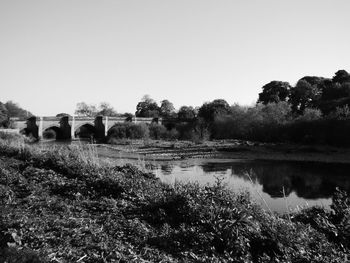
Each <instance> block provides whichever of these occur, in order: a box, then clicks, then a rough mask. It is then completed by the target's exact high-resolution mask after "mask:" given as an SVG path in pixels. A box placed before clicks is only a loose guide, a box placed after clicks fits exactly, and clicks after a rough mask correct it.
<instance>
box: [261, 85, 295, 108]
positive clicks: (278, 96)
mask: <svg viewBox="0 0 350 263" xmlns="http://www.w3.org/2000/svg"><path fill="white" fill-rule="evenodd" d="M290 88H291V86H290V85H289V83H288V82H283V81H276V80H274V81H271V82H269V83H267V84H266V85H264V86H263V87H262V90H263V91H262V92H261V93H259V99H258V103H259V102H260V103H263V104H268V103H271V102H280V101H286V100H287V98H288V97H289V93H290Z"/></svg>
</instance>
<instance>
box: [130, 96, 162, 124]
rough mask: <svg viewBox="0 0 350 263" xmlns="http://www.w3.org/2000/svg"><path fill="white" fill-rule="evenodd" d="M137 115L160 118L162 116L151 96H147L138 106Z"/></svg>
mask: <svg viewBox="0 0 350 263" xmlns="http://www.w3.org/2000/svg"><path fill="white" fill-rule="evenodd" d="M135 115H136V117H149V118H158V117H159V115H160V108H159V107H158V104H157V102H155V101H154V100H153V99H151V98H150V96H149V95H145V96H143V98H142V100H141V101H140V102H139V103H138V104H137V106H136V112H135Z"/></svg>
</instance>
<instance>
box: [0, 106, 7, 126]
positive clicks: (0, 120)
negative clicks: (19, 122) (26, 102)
mask: <svg viewBox="0 0 350 263" xmlns="http://www.w3.org/2000/svg"><path fill="white" fill-rule="evenodd" d="M8 124H9V115H8V111H7V109H6V107H5V105H4V104H3V103H2V102H1V101H0V127H7V126H8Z"/></svg>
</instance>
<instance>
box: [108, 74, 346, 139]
mask: <svg viewBox="0 0 350 263" xmlns="http://www.w3.org/2000/svg"><path fill="white" fill-rule="evenodd" d="M349 104H350V74H349V73H348V72H346V71H345V70H339V71H337V72H336V73H335V75H334V77H333V78H331V79H330V78H324V77H316V76H305V77H303V78H301V79H300V80H299V81H298V82H297V83H296V85H295V86H291V85H290V84H289V83H288V82H283V81H271V82H270V83H268V84H266V85H264V86H263V87H262V92H261V93H260V94H259V98H258V101H257V103H256V104H255V105H254V106H250V107H247V106H240V105H238V104H234V105H229V104H228V103H227V102H226V101H225V100H223V99H216V100H213V101H212V102H206V103H204V104H203V105H202V106H200V107H198V108H193V107H191V106H182V107H181V108H180V109H179V110H178V111H176V110H175V108H174V106H173V104H172V103H171V102H169V101H168V100H163V101H162V102H161V105H160V106H158V104H157V103H156V102H155V101H154V100H153V99H151V98H150V97H149V96H144V98H143V99H142V101H141V102H139V103H138V104H137V107H136V113H135V115H136V116H137V117H153V118H158V117H162V118H163V125H160V124H156V123H154V124H152V125H150V126H144V127H141V126H140V125H137V124H120V125H116V126H115V127H113V129H111V130H110V132H109V135H110V137H115V138H145V137H150V138H155V139H180V140H194V141H201V140H208V139H244V140H255V141H263V142H293V143H311V144H312V143H315V144H324V143H326V144H330V145H350V138H349V136H348V134H350V108H349ZM136 130H137V132H136Z"/></svg>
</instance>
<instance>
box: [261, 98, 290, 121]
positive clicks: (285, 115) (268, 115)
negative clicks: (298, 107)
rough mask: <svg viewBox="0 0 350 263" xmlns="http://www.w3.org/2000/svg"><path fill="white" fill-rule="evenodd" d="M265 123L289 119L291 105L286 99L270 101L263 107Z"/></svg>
mask: <svg viewBox="0 0 350 263" xmlns="http://www.w3.org/2000/svg"><path fill="white" fill-rule="evenodd" d="M261 111H262V114H263V118H264V121H265V123H271V124H283V123H286V122H287V121H288V120H289V117H290V115H291V106H290V104H289V103H287V102H286V101H280V102H277V103H268V104H266V105H264V107H263V108H262V109H261Z"/></svg>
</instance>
